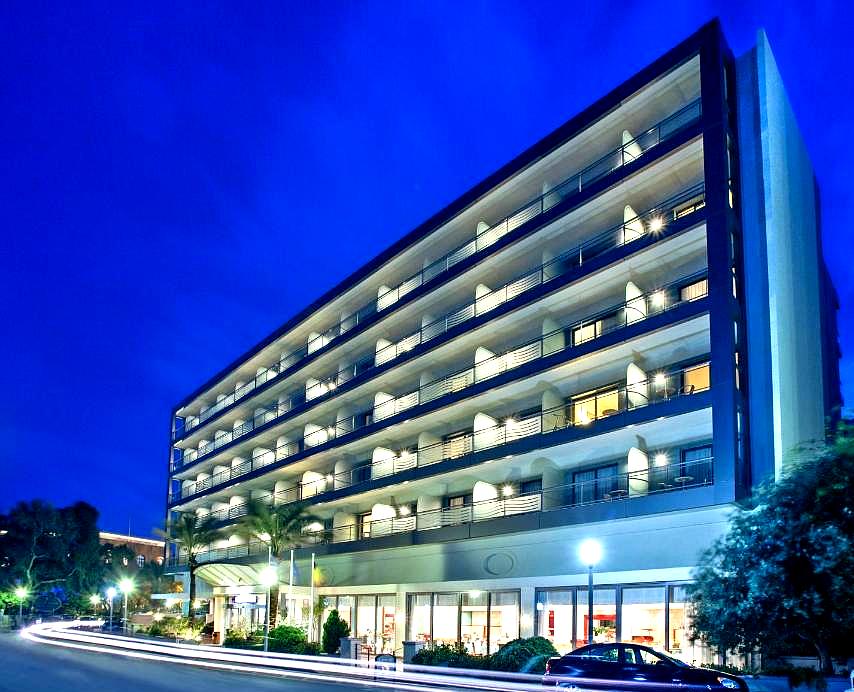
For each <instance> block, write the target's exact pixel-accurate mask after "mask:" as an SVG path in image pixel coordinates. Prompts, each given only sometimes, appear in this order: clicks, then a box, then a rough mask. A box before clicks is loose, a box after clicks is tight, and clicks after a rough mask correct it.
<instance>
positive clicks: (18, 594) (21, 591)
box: [15, 586, 30, 627]
mask: <svg viewBox="0 0 854 692" xmlns="http://www.w3.org/2000/svg"><path fill="white" fill-rule="evenodd" d="M29 595H30V592H29V590H28V589H27V588H26V587H25V586H19V587H18V588H16V589H15V598H17V599H18V627H21V626H22V624H23V622H24V601H26V600H27V596H29Z"/></svg>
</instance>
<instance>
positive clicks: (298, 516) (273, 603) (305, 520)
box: [237, 499, 317, 627]
mask: <svg viewBox="0 0 854 692" xmlns="http://www.w3.org/2000/svg"><path fill="white" fill-rule="evenodd" d="M305 507H306V506H305V504H304V503H296V504H286V505H268V504H265V503H264V502H261V501H260V500H258V499H251V500H249V501H248V502H247V503H246V515H245V516H243V517H242V518H241V519H240V522H239V523H238V525H237V533H238V534H240V535H242V536H245V537H246V538H249V539H255V540H258V541H262V542H264V543H266V544H267V545H269V546H270V555H271V556H272V557H275V558H276V560H277V561H278V560H282V559H284V556H285V552H287V551H289V550H290V549H291V548H296V547H297V546H298V545H299V542H300V538H302V533H303V530H304V529H305V527H306V526H307V525H308V524H309V523H310V522H312V521H316V520H317V517H314V516H311V515H310V514H307V513H306V511H305ZM278 612H279V585H278V582H277V583H276V584H275V585H273V586H272V587H271V588H270V627H275V626H276V617H277V616H278Z"/></svg>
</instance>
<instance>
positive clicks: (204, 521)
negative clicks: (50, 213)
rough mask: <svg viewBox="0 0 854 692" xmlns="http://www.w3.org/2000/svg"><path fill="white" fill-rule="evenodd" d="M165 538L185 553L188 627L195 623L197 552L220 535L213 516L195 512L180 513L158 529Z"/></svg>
mask: <svg viewBox="0 0 854 692" xmlns="http://www.w3.org/2000/svg"><path fill="white" fill-rule="evenodd" d="M157 533H159V534H160V535H161V536H163V537H164V538H165V539H167V540H170V541H172V542H173V543H177V544H178V545H179V546H180V548H181V550H183V551H184V552H185V553H186V554H187V569H188V570H189V572H190V627H193V626H194V625H195V620H196V618H195V611H194V608H195V602H196V570H197V569H198V567H199V561H198V554H199V553H200V552H201V551H202V550H203V549H206V548H207V546H209V545H210V544H211V543H213V542H214V541H216V540H217V539H219V538H220V537H221V536H222V532H221V531H220V529H219V528H218V527H217V523H216V520H215V519H214V518H213V517H202V518H199V517H197V516H196V515H195V514H191V513H185V514H182V515H181V516H180V517H179V518H178V521H176V522H175V523H174V524H172V525H170V526H169V527H167V530H166V531H158V532H157Z"/></svg>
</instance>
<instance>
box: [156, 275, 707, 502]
mask: <svg viewBox="0 0 854 692" xmlns="http://www.w3.org/2000/svg"><path fill="white" fill-rule="evenodd" d="M703 277H704V274H702V273H699V274H695V275H693V276H691V277H686V278H684V279H682V280H681V281H680V282H677V283H674V284H670V285H668V286H665V287H662V288H660V289H658V290H656V291H653V292H651V293H648V294H641V295H639V296H637V297H635V298H632V299H630V300H628V301H624V302H622V303H619V304H618V305H615V306H612V307H610V308H608V309H606V310H602V311H600V312H597V313H595V314H593V315H591V316H589V317H586V318H584V319H583V320H580V321H577V322H573V323H571V324H570V325H568V326H565V327H562V328H560V329H557V330H555V331H552V332H549V333H548V334H545V335H543V336H542V337H540V338H538V339H536V340H534V341H532V342H529V343H527V344H524V345H522V346H521V347H518V348H515V349H513V350H511V351H508V352H507V353H504V354H501V355H498V356H494V357H492V358H488V359H486V360H483V361H480V362H479V363H477V364H475V365H474V367H473V368H471V369H470V370H471V373H470V374H469V371H468V369H467V370H465V371H460V372H457V373H453V374H451V375H448V376H445V377H444V378H441V379H439V380H434V381H433V382H428V383H426V384H425V385H423V386H422V387H420V388H419V389H418V390H417V392H414V393H409V394H405V395H403V396H401V397H396V398H395V399H394V400H393V403H394V407H395V413H399V412H402V411H403V410H406V409H404V408H402V406H403V404H402V403H401V404H400V406H401V408H400V410H397V408H398V401H400V402H404V403H408V404H410V405H411V406H410V407H414V406H416V405H418V404H421V403H428V402H429V401H433V400H435V399H438V398H440V397H441V396H445V395H448V394H451V393H453V392H457V391H460V390H462V389H465V388H466V387H468V386H471V385H472V384H474V383H476V382H481V381H484V380H486V379H490V378H491V377H495V376H497V375H499V374H501V373H503V372H506V371H507V370H508V369H511V368H516V367H519V366H521V365H523V364H525V363H528V362H531V361H533V360H536V359H538V358H541V357H544V356H550V355H552V354H554V353H557V352H559V351H562V350H565V349H568V348H574V347H577V346H580V345H582V344H585V343H588V342H590V341H593V340H595V339H598V338H600V337H602V336H604V335H606V334H609V333H611V332H614V331H616V330H618V329H622V328H624V327H628V326H630V325H632V324H637V323H639V322H641V321H643V320H645V319H647V318H649V317H652V316H654V315H658V314H661V313H664V312H667V311H669V310H673V309H675V308H676V307H678V306H680V305H682V304H684V303H687V302H692V301H694V300H698V299H700V298H704V297H705V296H706V295H707V292H708V284H707V282H706V280H705V279H704V278H703ZM686 288H687V293H686ZM422 391H423V392H424V394H423V396H424V397H425V399H424V400H422V398H421V397H422ZM416 393H417V397H416V396H413V394H416ZM426 397H430V398H426ZM416 400H417V401H416ZM388 404H389V402H383V403H382V404H380V405H379V408H380V409H381V413H382V407H386V406H387V405H388ZM374 422H375V409H368V410H367V411H363V412H360V413H358V414H355V415H353V416H349V417H348V418H346V419H344V420H340V421H337V422H336V423H335V424H334V425H330V426H328V427H319V426H318V429H317V430H315V431H313V432H311V433H308V434H306V435H304V437H303V438H302V439H300V440H297V441H293V442H288V443H285V444H282V445H279V446H278V447H276V449H275V451H273V450H269V451H266V452H263V453H261V454H258V455H257V456H255V457H253V458H252V459H251V460H249V461H245V462H242V463H240V464H237V465H235V466H232V467H231V468H229V469H226V470H224V471H220V472H219V473H216V474H214V475H212V476H209V477H208V478H205V479H202V480H198V481H196V483H194V484H192V485H188V486H187V487H186V488H182V490H181V492H180V494H176V496H175V497H173V498H171V499H172V501H175V500H178V499H184V498H186V497H189V496H190V495H195V494H197V493H200V492H205V491H207V490H208V489H210V488H212V487H214V486H216V485H219V484H220V483H226V482H229V481H232V480H235V479H236V478H239V477H240V476H243V475H245V474H247V473H250V472H252V471H255V470H257V469H258V468H261V467H264V466H269V465H270V464H272V463H274V462H278V461H281V460H284V459H286V458H288V457H291V456H293V455H295V454H298V453H300V452H303V451H305V450H306V449H307V448H311V447H316V446H318V445H321V444H324V443H326V442H329V441H331V440H333V439H336V438H337V437H341V436H343V435H346V434H348V433H352V432H354V431H356V430H358V429H359V428H362V427H365V426H367V425H370V424H372V423H374ZM242 434H246V433H242ZM233 439H236V438H235V437H234V433H225V434H223V435H222V436H220V437H219V438H216V439H215V440H214V442H213V443H212V445H211V446H212V449H211V452H213V451H215V450H216V449H218V448H219V447H222V446H223V445H225V444H227V442H230V441H232V440H233Z"/></svg>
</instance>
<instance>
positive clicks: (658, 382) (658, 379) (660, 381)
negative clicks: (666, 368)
mask: <svg viewBox="0 0 854 692" xmlns="http://www.w3.org/2000/svg"><path fill="white" fill-rule="evenodd" d="M665 381H666V380H665V377H664V373H663V372H657V373H656V374H655V377H653V378H652V382H653V384H654V385H655V386H656V387H663V386H664V383H665Z"/></svg>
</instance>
